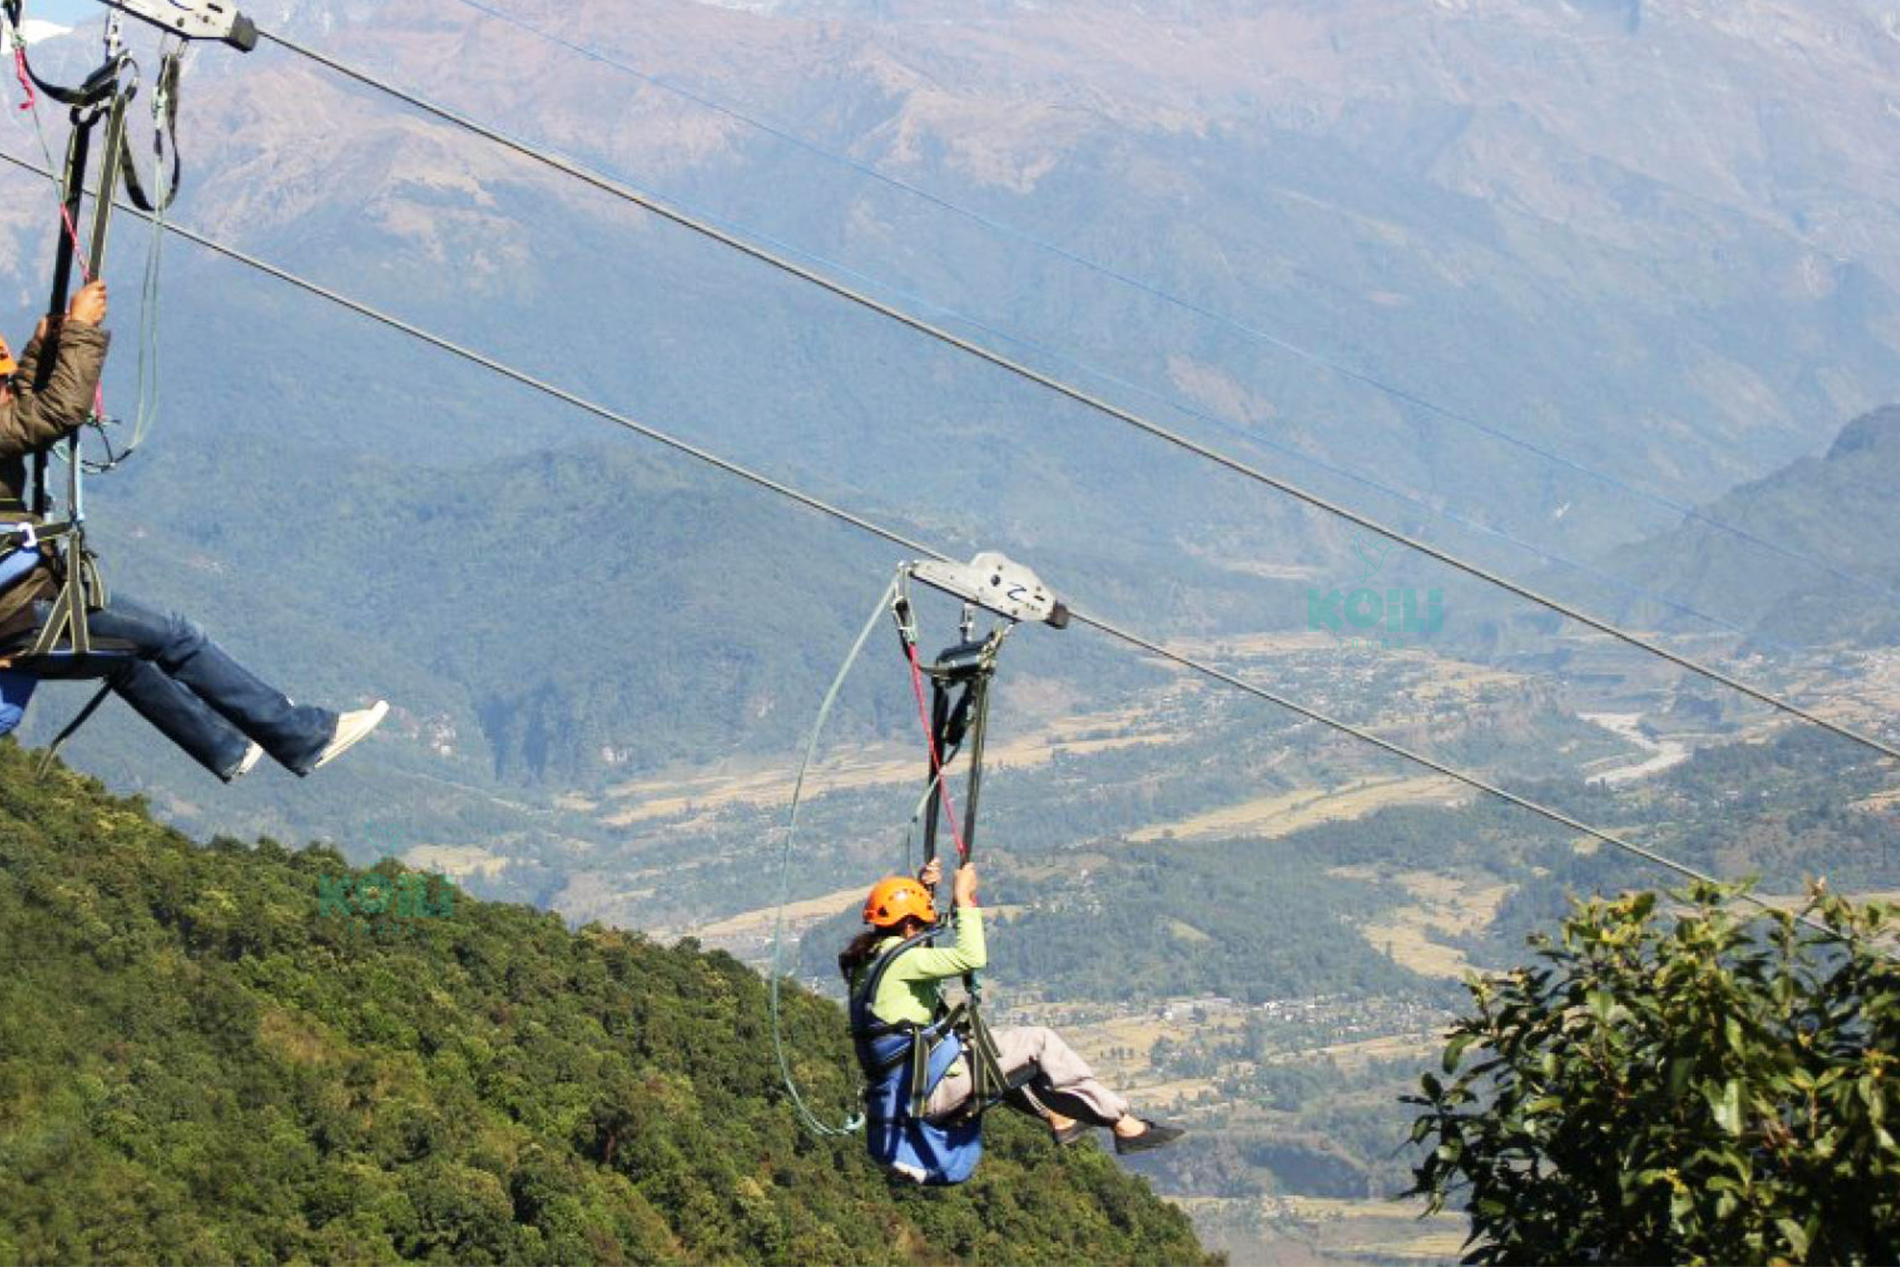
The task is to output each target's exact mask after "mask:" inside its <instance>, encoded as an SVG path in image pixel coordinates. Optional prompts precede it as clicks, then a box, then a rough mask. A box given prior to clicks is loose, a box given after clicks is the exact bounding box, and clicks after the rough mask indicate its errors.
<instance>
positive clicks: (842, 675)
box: [768, 580, 897, 1137]
mask: <svg viewBox="0 0 1900 1267" xmlns="http://www.w3.org/2000/svg"><path fill="white" fill-rule="evenodd" d="M896 597H897V582H896V581H895V580H893V581H892V582H891V583H890V584H889V585H887V586H885V588H884V592H883V594H881V595H880V596H879V597H878V600H877V606H875V607H874V608H872V609H871V615H870V618H869V619H868V620H866V621H865V622H864V628H863V629H862V630H861V631H859V633H858V640H857V641H856V642H855V643H853V644H852V647H851V654H850V655H848V656H846V657H845V661H844V664H843V666H842V667H841V668H839V670H838V676H837V677H835V678H833V679H832V681H831V689H830V690H828V691H826V692H825V702H824V704H823V705H821V706H820V707H819V709H818V720H817V721H815V722H814V723H812V728H811V737H810V738H809V739H808V740H806V742H805V759H804V760H803V761H801V762H799V765H798V781H797V782H796V783H794V784H793V785H792V808H791V813H790V815H789V817H788V820H787V822H786V827H785V839H784V843H783V845H782V846H781V847H780V849H779V867H778V909H777V910H776V911H775V912H774V913H773V916H772V969H771V973H770V977H769V980H770V982H771V984H770V986H769V988H768V992H769V994H770V997H771V1001H772V1050H773V1052H774V1053H775V1054H776V1055H777V1056H778V1071H779V1076H780V1077H781V1078H782V1079H783V1080H784V1083H785V1090H786V1093H787V1094H789V1095H790V1096H791V1098H792V1107H793V1109H794V1110H795V1111H796V1112H797V1113H798V1117H799V1120H800V1121H801V1122H803V1123H804V1124H805V1127H806V1129H807V1130H809V1131H811V1133H812V1134H814V1135H817V1136H820V1137H835V1136H842V1135H850V1134H853V1133H855V1132H856V1131H857V1130H858V1129H859V1128H861V1127H862V1126H863V1125H864V1116H863V1115H862V1114H858V1115H856V1116H853V1117H851V1118H849V1119H847V1120H846V1121H845V1122H844V1123H843V1124H842V1125H839V1126H832V1125H830V1124H829V1123H826V1122H824V1121H822V1120H820V1119H819V1117H818V1115H817V1114H815V1113H813V1112H812V1111H811V1109H810V1107H808V1106H807V1105H806V1103H805V1098H804V1097H803V1096H802V1095H800V1094H799V1092H798V1083H797V1081H796V1080H795V1079H794V1078H793V1077H792V1065H791V1061H790V1060H789V1059H788V1058H787V1057H786V1054H785V1034H784V1029H783V1026H782V1025H781V1023H780V1017H779V965H780V956H781V953H782V951H783V948H784V929H785V906H786V903H787V902H788V901H789V900H790V885H791V867H792V847H793V844H794V842H795V841H796V840H797V838H798V807H799V803H800V801H801V799H802V798H803V796H804V792H805V775H806V774H807V773H808V772H809V771H810V769H811V763H812V758H813V756H815V755H816V754H817V751H818V739H819V736H820V735H822V734H823V733H824V729H825V722H826V720H827V719H828V718H829V717H830V716H831V709H832V706H833V705H834V704H836V703H837V702H838V693H839V692H840V691H841V690H843V689H844V683H845V679H846V678H847V677H849V676H851V669H852V666H853V665H855V664H857V662H858V656H859V655H861V654H862V653H863V651H864V644H865V643H867V642H869V641H870V640H871V634H872V632H873V631H875V630H876V629H877V627H878V625H879V624H880V623H882V621H883V620H884V616H885V613H886V612H888V611H889V610H890V606H891V603H892V601H893V600H894V599H895V598H896Z"/></svg>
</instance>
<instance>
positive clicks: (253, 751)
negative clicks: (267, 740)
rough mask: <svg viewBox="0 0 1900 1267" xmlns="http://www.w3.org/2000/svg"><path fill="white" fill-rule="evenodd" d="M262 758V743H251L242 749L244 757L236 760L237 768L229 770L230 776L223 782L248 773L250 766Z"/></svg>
mask: <svg viewBox="0 0 1900 1267" xmlns="http://www.w3.org/2000/svg"><path fill="white" fill-rule="evenodd" d="M263 759H264V745H263V744H260V743H253V744H252V745H251V746H250V747H248V748H246V749H245V750H244V759H243V760H242V761H240V762H238V766H237V769H235V770H233V771H231V777H230V778H228V779H226V780H225V782H226V783H235V782H237V781H238V780H239V779H241V778H243V777H244V776H245V775H247V774H249V773H250V772H251V768H252V767H253V766H255V765H256V764H257V763H258V762H259V761H261V760H263Z"/></svg>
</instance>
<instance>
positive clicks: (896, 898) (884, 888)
mask: <svg viewBox="0 0 1900 1267" xmlns="http://www.w3.org/2000/svg"><path fill="white" fill-rule="evenodd" d="M909 915H914V916H916V917H917V918H918V919H920V920H922V921H923V922H924V923H926V924H934V923H936V922H937V907H936V904H935V903H933V902H932V901H931V900H930V890H929V889H926V888H925V887H924V886H923V885H922V884H920V883H918V882H917V881H916V880H913V879H911V878H910V877H909V876H907V875H894V876H887V877H886V878H884V879H882V880H879V881H878V882H877V883H876V884H874V885H872V886H871V896H870V897H867V898H865V899H864V922H865V923H867V924H871V925H875V926H876V927H878V928H889V927H891V926H893V925H896V924H901V923H903V922H904V918H905V917H906V916H909Z"/></svg>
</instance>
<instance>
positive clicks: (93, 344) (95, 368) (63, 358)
mask: <svg viewBox="0 0 1900 1267" xmlns="http://www.w3.org/2000/svg"><path fill="white" fill-rule="evenodd" d="M111 341H112V336H111V335H109V334H108V333H106V332H105V331H104V330H102V329H100V328H99V327H98V326H84V325H71V324H68V325H67V326H65V327H64V328H63V329H61V331H60V333H59V342H58V344H57V346H56V348H55V351H54V353H53V368H52V372H51V373H48V374H47V375H46V376H45V382H44V384H43V385H41V386H39V387H37V388H36V387H35V386H34V384H35V383H36V382H37V381H38V379H39V377H40V375H39V369H40V364H39V361H40V353H41V348H40V341H39V340H38V339H34V340H32V341H31V342H29V343H28V344H27V345H26V350H25V352H23V353H22V354H21V356H20V369H21V373H20V375H19V377H18V378H16V379H15V380H14V386H13V407H12V408H11V409H0V457H14V456H17V455H19V454H22V453H31V452H32V451H33V450H35V449H38V448H42V447H44V446H46V445H48V444H51V443H52V442H53V441H55V440H57V439H59V438H60V437H61V436H64V435H65V434H67V433H68V432H70V431H72V430H74V429H76V428H77V427H78V426H79V425H80V424H81V423H83V422H85V421H86V414H87V412H88V411H89V410H91V408H92V401H93V396H94V394H95V393H96V392H97V390H98V387H99V374H100V372H101V371H102V370H104V368H105V363H106V346H107V344H109V343H110V342H111Z"/></svg>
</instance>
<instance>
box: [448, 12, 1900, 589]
mask: <svg viewBox="0 0 1900 1267" xmlns="http://www.w3.org/2000/svg"><path fill="white" fill-rule="evenodd" d="M456 2H457V3H459V4H461V5H463V6H465V7H467V8H470V9H473V10H475V11H476V12H477V13H482V14H485V15H487V16H488V17H491V18H493V19H495V20H496V21H498V22H503V23H506V24H507V25H509V26H512V27H514V28H515V29H517V30H520V31H525V32H527V33H528V34H530V35H533V36H535V37H536V38H538V39H541V40H544V41H546V42H547V43H550V44H555V45H558V46H560V47H561V48H565V49H567V50H568V51H569V52H573V53H577V54H579V55H580V56H582V57H585V58H588V59H589V60H591V61H594V62H598V63H600V64H601V65H603V66H608V67H611V68H613V69H615V70H618V71H622V72H624V73H625V74H628V75H631V76H633V77H634V78H636V79H639V80H641V81H642V82H644V83H648V84H652V85H653V86H654V87H655V88H658V89H660V90H662V91H664V92H669V93H672V94H673V95H674V96H677V97H680V98H682V99H684V100H686V101H690V102H692V103H693V104H695V105H697V106H700V107H702V108H703V109H706V110H711V111H713V112H714V113H716V114H721V115H724V116H725V117H727V118H729V119H732V120H734V121H736V122H739V123H743V124H745V125H746V126H747V127H751V128H754V129H757V130H758V131H760V132H763V133H765V134H766V135H768V136H771V137H774V138H776V139H778V140H781V141H784V142H786V143H787V144H788V145H793V146H796V147H797V148H799V149H802V150H805V151H806V152H807V153H810V154H815V155H817V156H818V157H820V158H823V159H825V160H826V161H828V162H832V163H836V164H838V165H839V166H842V167H846V168H849V169H850V170H852V171H854V172H857V173H858V174H859V175H861V176H864V177H866V178H867V179H870V180H874V181H877V182H878V183H880V184H882V185H885V186H888V187H889V188H892V189H896V190H899V191H901V192H903V193H905V194H908V195H910V196H912V197H914V198H918V199H920V200H922V201H924V202H927V203H929V204H930V205H931V206H933V207H937V208H939V209H940V210H943V211H947V212H949V213H950V214H952V215H955V216H960V217H962V218H963V219H966V220H969V221H970V222H972V223H973V224H976V225H979V226H981V227H982V228H984V229H987V230H989V231H990V232H991V233H995V234H997V235H999V236H1001V237H1006V238H1012V239H1014V240H1016V241H1018V242H1021V243H1023V244H1025V245H1027V246H1030V247H1034V248H1035V249H1037V250H1040V251H1045V252H1047V253H1049V254H1051V255H1054V256H1056V257H1057V258H1059V259H1062V260H1065V261H1067V262H1068V263H1071V264H1075V265H1077V266H1078V267H1081V268H1083V269H1086V270H1088V271H1089V272H1092V273H1095V274H1097V275H1098V276H1102V277H1106V278H1108V279H1110V280H1111V281H1115V282H1119V283H1120V284H1122V285H1124V286H1127V287H1129V288H1130V289H1132V290H1136V291H1139V292H1140V293H1142V294H1144V295H1147V296H1149V297H1150V298H1153V299H1158V300H1160V301H1161V302H1162V303H1165V304H1168V305H1171V306H1172V307H1175V308H1179V309H1181V310H1182V311H1184V312H1188V313H1192V314H1193V315H1195V316H1197V317H1201V318H1203V319H1205V320H1207V321H1211V322H1213V323H1215V324H1216V325H1220V326H1223V327H1225V328H1226V329H1229V330H1232V331H1233V332H1235V333H1236V334H1240V335H1242V336H1244V337H1246V338H1248V339H1250V340H1253V341H1254V342H1257V343H1260V344H1263V345H1265V346H1268V347H1272V348H1277V349H1279V350H1280V351H1282V352H1286V353H1288V354H1289V355H1291V356H1295V357H1298V358H1300V359H1302V360H1304V361H1307V362H1309V363H1311V364H1314V365H1317V366H1319V367H1321V368H1322V369H1326V370H1330V371H1331V372H1333V373H1335V374H1338V375H1339V376H1340V377H1342V378H1346V379H1350V380H1351V381H1353V382H1356V383H1359V384H1361V385H1362V386H1365V387H1370V388H1372V389H1373V390H1374V391H1376V392H1379V393H1380V394H1381V395H1384V396H1387V397H1389V398H1391V399H1393V400H1396V401H1399V402H1401V403H1403V404H1407V405H1411V406H1413V407H1414V408H1417V409H1420V410H1423V411H1424V412H1426V413H1430V414H1434V415H1436V416H1438V417H1440V418H1444V419H1446V420H1448V421H1451V422H1455V423H1458V424H1460V425H1462V426H1466V427H1470V428H1472V429H1473V430H1475V431H1478V432H1480V433H1482V434H1484V435H1488V436H1491V437H1492V438H1494V439H1497V440H1501V441H1503V442H1504V443H1506V444H1510V445H1514V446H1516V447H1517V448H1520V449H1523V450H1524V451H1526V452H1528V453H1532V454H1535V455H1536V456H1537V457H1539V458H1542V459H1544V460H1545V461H1547V462H1551V463H1554V464H1556V465H1558V466H1561V467H1564V468H1566V469H1568V470H1572V471H1575V472H1577V473H1578V474H1580V475H1587V476H1589V477H1590V478H1592V479H1594V480H1597V481H1599V482H1600V483H1603V484H1607V485H1609V486H1610V487H1612V488H1615V489H1618V490H1620V491H1622V492H1625V493H1628V494H1629V495H1630V496H1632V497H1636V498H1639V499H1641V500H1643V501H1646V502H1649V503H1650V504H1651V505H1655V506H1660V507H1662V508H1663V509H1665V510H1669V511H1673V512H1675V513H1676V514H1680V515H1682V516H1684V517H1685V518H1687V519H1691V520H1693V521H1695V522H1697V523H1701V524H1706V525H1707V526H1708V527H1710V528H1713V529H1715V530H1716V531H1718V532H1722V533H1726V534H1728V535H1729V536H1732V537H1735V538H1737V539H1738V540H1741V541H1746V542H1748V543H1749V544H1751V545H1754V546H1758V547H1760V548H1761V549H1764V550H1768V551H1770V552H1772V553H1774V554H1778V555H1780V556H1782V557H1783V558H1786V559H1789V560H1792V561H1794V562H1796V563H1801V564H1803V565H1805V566H1807V567H1811V568H1815V569H1817V570H1819V571H1823V572H1826V573H1828V574H1829V575H1831V576H1833V577H1834V578H1835V579H1837V580H1841V581H1845V582H1847V583H1848V584H1850V585H1852V586H1854V587H1856V588H1857V589H1862V590H1866V591H1867V592H1869V593H1872V594H1877V595H1879V596H1881V597H1883V598H1885V599H1886V600H1888V601H1889V602H1900V590H1896V589H1894V588H1893V587H1892V586H1890V585H1887V584H1884V583H1882V582H1880V581H1875V580H1871V579H1868V578H1866V577H1860V576H1856V575H1854V574H1853V573H1850V572H1846V571H1843V570H1842V569H1840V568H1839V567H1837V566H1835V565H1834V564H1831V563H1829V562H1827V561H1826V560H1825V559H1820V558H1816V557H1814V556H1812V555H1808V554H1804V553H1802V552H1801V551H1799V550H1795V549H1792V548H1790V547H1788V546H1784V545H1782V544H1780V543H1779V542H1776V541H1772V540H1769V539H1766V538H1764V537H1761V536H1760V535H1759V534H1756V533H1752V532H1750V531H1748V530H1747V529H1746V528H1742V527H1739V526H1737V525H1735V524H1731V523H1728V522H1726V521H1724V520H1721V519H1717V518H1716V517H1715V516H1713V515H1710V514H1708V513H1707V512H1706V511H1703V510H1700V509H1698V508H1697V507H1695V506H1692V505H1690V504H1688V503H1686V502H1679V501H1677V500H1675V499H1674V498H1671V497H1669V496H1668V495H1666V494H1663V493H1657V492H1652V491H1650V490H1648V489H1645V488H1643V487H1642V486H1640V485H1638V484H1634V483H1631V482H1629V481H1627V480H1624V479H1622V478H1620V477H1618V476H1616V475H1613V474H1611V473H1610V472H1608V471H1604V470H1601V469H1599V468H1597V467H1593V466H1591V465H1589V464H1588V463H1586V462H1582V461H1579V460H1577V459H1575V458H1571V457H1566V456H1565V455H1563V454H1561V453H1558V452H1556V451H1554V450H1549V449H1545V448H1542V447H1540V446H1539V445H1536V444H1534V443H1532V442H1531V441H1529V440H1526V439H1524V438H1523V437H1521V436H1518V435H1515V434H1513V433H1512V432H1510V431H1506V430H1505V429H1504V428H1502V427H1500V426H1497V425H1495V424H1492V423H1487V422H1485V421H1483V420H1482V419H1480V418H1477V417H1475V416H1473V415H1471V414H1468V413H1465V412H1463V411H1461V410H1458V409H1456V408H1453V407H1452V406H1449V405H1441V404H1439V403H1437V402H1436V401H1434V400H1432V399H1430V398H1429V397H1426V396H1424V395H1422V394H1420V393H1419V392H1417V391H1415V390H1413V389H1411V388H1407V387H1402V386H1399V385H1397V384H1395V383H1391V382H1388V381H1386V380H1384V379H1382V378H1380V377H1379V376H1377V375H1376V374H1372V373H1370V372H1367V371H1364V370H1359V369H1355V368H1354V367H1353V366H1351V365H1349V364H1347V363H1345V362H1343V361H1340V360H1338V359H1336V358H1334V357H1332V356H1329V355H1327V354H1326V353H1324V352H1316V351H1314V350H1312V349H1310V348H1307V347H1303V346H1301V345H1300V344H1297V343H1294V342H1292V341H1291V340H1288V339H1286V338H1283V337H1281V336H1279V335H1275V334H1270V333H1268V332H1267V331H1265V330H1262V329H1259V328H1258V327H1256V326H1254V325H1252V324H1250V323H1248V322H1246V321H1243V320H1241V319H1239V318H1237V317H1230V316H1228V315H1226V314H1225V313H1222V312H1220V311H1218V310H1216V309H1213V308H1210V307H1208V306H1206V305H1204V304H1201V303H1197V302H1195V301H1194V300H1192V299H1187V298H1184V297H1182V296H1180V295H1176V294H1174V293H1172V292H1170V291H1168V290H1166V289H1165V288H1163V287H1161V286H1158V285H1156V284H1155V283H1153V282H1150V281H1146V280H1144V279H1143V278H1141V277H1138V276H1136V275H1134V274H1132V273H1128V272H1125V271H1123V270H1121V269H1119V268H1116V267H1115V266H1114V265H1111V264H1104V263H1102V262H1101V261H1099V260H1095V259H1091V258H1090V257H1088V256H1086V255H1082V254H1080V253H1078V252H1076V251H1073V250H1071V249H1070V248H1068V247H1065V246H1063V245H1061V244H1060V243H1058V242H1052V241H1049V240H1048V239H1046V238H1041V237H1038V236H1036V235H1035V234H1034V233H1031V232H1029V231H1028V230H1026V229H1021V228H1018V227H1016V226H1015V225H1013V224H1010V223H1009V222H1008V221H1006V220H1000V219H998V218H996V217H995V216H990V215H986V214H984V213H983V212H981V211H977V210H975V209H974V208H972V207H967V206H964V205H963V204H961V203H958V202H956V201H954V200H953V199H950V198H947V197H945V196H944V195H942V194H937V193H932V192H931V191H930V190H928V189H925V188H924V187H922V186H921V185H917V184H914V183H912V182H910V181H907V180H904V179H902V178H901V177H897V176H892V175H890V174H889V173H887V172H885V171H883V170H881V169H879V168H877V167H875V166H873V165H871V164H869V163H864V162H860V161H859V160H857V159H854V158H852V157H850V156H849V155H846V154H839V153H837V152H836V151H833V150H829V149H826V148H825V147H824V146H822V145H819V144H818V143H816V142H814V141H811V140H808V139H806V138H805V137H802V136H800V135H798V134H797V133H796V132H793V131H791V130H790V129H789V128H786V127H782V126H780V125H778V124H774V123H771V122H768V121H766V120H763V119H760V118H757V117H755V116H753V115H750V114H747V113H746V112H745V111H743V110H740V109H737V108H735V107H733V106H729V105H726V104H725V103H724V102H721V101H718V100H716V99H714V98H712V97H708V96H705V95H704V94H702V93H698V92H694V91H693V90H692V89H690V88H686V87H682V86H681V85H679V84H676V83H673V82H672V81H671V80H668V79H664V78H662V77H660V76H658V75H654V74H650V73H648V72H647V71H643V70H641V69H640V68H639V67H637V66H634V65H632V64H631V63H629V62H625V61H622V60H620V59H619V58H617V57H615V56H613V55H612V54H610V53H605V52H602V51H601V50H599V49H597V48H594V47H592V46H590V45H586V44H581V43H578V42H576V41H574V40H570V39H568V38H566V37H565V36H562V35H557V34H556V33H554V32H552V31H549V30H547V29H546V28H544V27H540V26H536V25H535V24H534V23H532V22H529V21H527V20H525V19H523V18H518V17H515V16H514V15H513V14H510V13H505V12H503V11H502V10H500V9H497V8H494V7H492V6H490V5H487V4H484V3H482V2H481V0H456Z"/></svg>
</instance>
